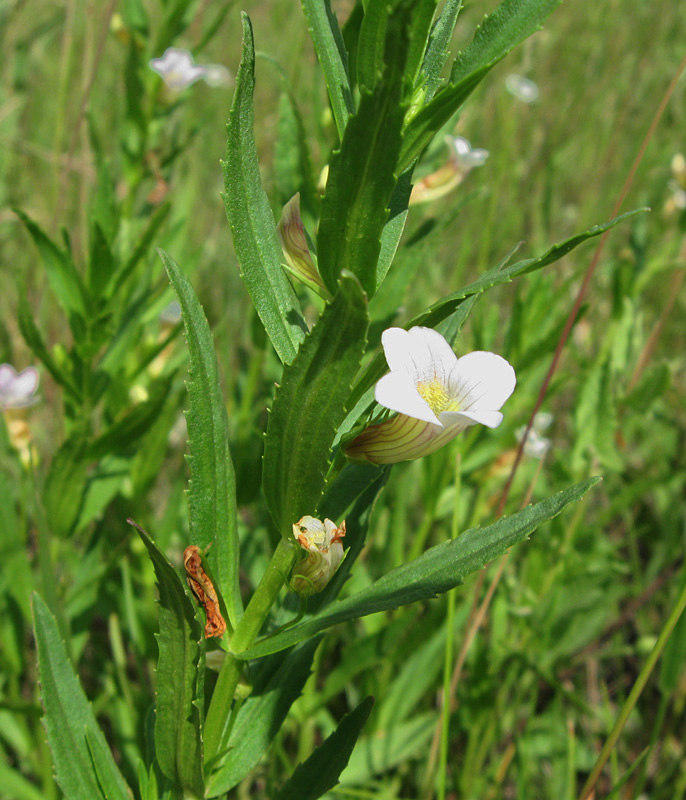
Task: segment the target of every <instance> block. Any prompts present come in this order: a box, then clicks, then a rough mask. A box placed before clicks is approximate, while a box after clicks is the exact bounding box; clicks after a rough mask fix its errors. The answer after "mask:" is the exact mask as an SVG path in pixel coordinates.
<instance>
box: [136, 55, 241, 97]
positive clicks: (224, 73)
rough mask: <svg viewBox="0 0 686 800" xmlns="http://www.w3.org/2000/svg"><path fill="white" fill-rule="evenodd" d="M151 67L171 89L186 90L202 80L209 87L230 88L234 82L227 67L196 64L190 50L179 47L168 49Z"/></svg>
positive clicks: (152, 62) (154, 60)
mask: <svg viewBox="0 0 686 800" xmlns="http://www.w3.org/2000/svg"><path fill="white" fill-rule="evenodd" d="M150 66H151V68H152V69H153V70H154V71H155V72H156V73H157V74H158V75H159V76H160V77H161V78H162V80H163V81H164V82H165V83H166V84H167V86H168V87H169V88H170V89H176V90H181V89H186V88H187V87H188V86H191V85H192V84H194V83H195V82H196V81H199V80H201V79H202V80H205V81H206V83H207V84H208V85H209V86H228V85H229V84H230V83H231V81H232V76H231V73H230V72H229V70H228V69H227V68H226V67H224V66H222V65H221V64H204V65H203V64H196V63H195V61H194V59H193V56H192V54H191V53H189V51H188V50H180V49H179V48H178V47H168V48H167V49H166V50H165V51H164V55H163V56H162V58H153V59H152V60H151V61H150Z"/></svg>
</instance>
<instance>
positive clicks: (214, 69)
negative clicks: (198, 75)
mask: <svg viewBox="0 0 686 800" xmlns="http://www.w3.org/2000/svg"><path fill="white" fill-rule="evenodd" d="M204 79H205V83H206V84H207V85H208V86H212V87H213V88H221V87H223V86H231V84H232V83H233V75H232V74H231V72H230V71H229V70H228V69H227V68H226V67H225V66H223V65H222V64H208V65H207V66H206V67H205V75H204Z"/></svg>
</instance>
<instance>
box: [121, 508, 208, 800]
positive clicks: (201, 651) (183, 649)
mask: <svg viewBox="0 0 686 800" xmlns="http://www.w3.org/2000/svg"><path fill="white" fill-rule="evenodd" d="M129 522H130V523H131V524H133V525H134V527H135V528H136V530H137V531H138V533H139V535H140V537H141V539H142V540H143V544H144V545H145V546H146V548H147V549H148V553H149V554H150V558H151V560H152V563H153V567H154V568H155V575H156V577H157V583H158V586H159V592H160V600H159V605H160V632H159V634H158V635H157V645H158V648H159V659H158V662H157V703H156V711H155V755H156V757H157V761H158V763H159V765H160V769H161V770H162V772H163V773H164V775H165V776H166V777H167V778H169V779H170V780H172V781H175V782H177V783H179V784H180V785H181V786H182V787H183V788H184V789H186V790H188V791H190V792H193V793H194V794H196V795H197V796H198V797H203V796H204V778H203V752H202V724H203V720H202V709H203V697H204V678H205V646H204V641H205V640H204V634H205V631H204V626H203V625H202V624H201V622H200V621H199V613H200V612H197V611H196V605H195V603H194V601H193V600H192V599H191V597H190V590H189V589H188V587H187V585H186V582H185V581H182V580H181V578H180V577H179V575H178V574H177V572H176V570H175V569H174V567H173V566H172V565H171V564H170V563H169V562H168V561H167V559H166V558H165V556H164V555H163V553H162V552H160V550H159V549H158V547H157V545H156V544H155V543H154V542H153V541H152V539H151V538H150V536H149V535H148V534H147V533H146V532H145V531H144V530H143V529H142V528H140V527H139V526H138V525H136V524H135V523H134V522H132V520H129Z"/></svg>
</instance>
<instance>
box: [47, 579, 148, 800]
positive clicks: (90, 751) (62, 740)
mask: <svg viewBox="0 0 686 800" xmlns="http://www.w3.org/2000/svg"><path fill="white" fill-rule="evenodd" d="M32 606H33V620H34V628H35V634H36V645H37V647H38V673H39V676H40V683H41V696H42V700H43V706H44V707H45V727H46V730H47V734H48V743H49V745H50V749H51V751H52V757H53V760H54V762H55V773H56V775H57V782H58V783H59V785H60V787H61V788H62V791H63V792H64V794H65V796H66V797H88V798H92V800H98V799H99V798H102V800H131V798H132V797H133V795H132V793H131V790H130V789H129V787H128V786H127V785H126V782H125V780H124V778H123V777H122V775H121V773H120V772H119V768H118V767H117V765H116V764H115V763H114V759H113V758H112V753H111V752H110V748H109V746H108V744H107V741H106V740H105V737H104V735H103V733H102V731H101V730H100V727H99V725H98V723H97V722H96V721H95V716H94V715H93V709H92V708H91V704H90V703H89V702H88V699H87V698H86V695H85V694H84V691H83V689H82V688H81V685H80V684H79V681H78V678H77V677H76V675H75V674H74V670H73V668H72V665H71V663H70V662H69V659H68V658H67V653H66V650H65V647H64V642H63V641H62V637H61V636H60V632H59V628H58V627H57V622H56V620H55V618H54V617H53V616H52V614H51V613H50V610H49V609H48V607H47V606H46V605H45V603H44V601H43V599H42V598H41V597H40V595H38V594H34V595H33V598H32Z"/></svg>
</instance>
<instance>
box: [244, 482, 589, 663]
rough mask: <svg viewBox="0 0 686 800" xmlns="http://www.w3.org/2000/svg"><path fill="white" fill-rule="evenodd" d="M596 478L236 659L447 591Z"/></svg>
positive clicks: (442, 550)
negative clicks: (341, 623) (340, 623)
mask: <svg viewBox="0 0 686 800" xmlns="http://www.w3.org/2000/svg"><path fill="white" fill-rule="evenodd" d="M599 480H600V478H590V479H588V480H586V481H582V482H581V483H578V484H576V485H575V486H572V487H571V488H569V489H565V490H564V491H562V492H558V493H557V494H554V495H552V496H551V497H549V498H547V499H546V500H543V501H541V502H540V503H536V505H532V506H527V508H525V509H523V510H522V511H519V512H517V513H516V514H513V515H512V516H510V517H503V518H502V519H500V520H498V521H497V522H494V523H493V524H492V525H489V526H487V527H485V528H471V529H470V530H468V531H465V532H464V533H463V534H461V535H460V536H459V537H458V538H457V539H454V540H452V541H449V542H445V543H443V544H440V545H437V546H436V547H432V548H430V549H429V550H427V551H426V552H425V553H424V554H423V555H421V556H420V557H419V558H417V559H415V560H414V561H410V562H408V563H407V564H403V565H402V566H400V567H398V568H396V569H394V570H391V572H389V573H387V574H386V575H384V576H383V577H382V578H380V579H379V580H378V581H376V582H375V583H373V584H372V585H371V586H370V587H368V588H367V589H364V590H363V591H361V592H358V593H357V594H354V595H352V596H351V597H348V598H346V599H345V600H338V601H336V602H335V603H332V604H331V605H329V606H327V607H326V608H325V609H324V610H323V611H322V612H321V613H319V614H317V615H316V616H315V617H313V618H312V619H309V620H307V621H306V622H302V623H300V624H298V625H295V626H293V627H292V628H287V629H286V630H284V631H282V632H280V633H277V634H276V635H274V636H272V637H269V638H265V639H262V640H260V641H257V642H256V643H255V644H254V645H253V646H252V647H250V648H249V649H248V650H245V651H244V652H242V653H240V654H238V657H239V658H243V659H252V658H259V657H261V656H264V655H267V654H269V653H275V652H277V651H278V650H282V649H284V648H286V647H290V646H291V645H293V644H296V643H297V642H300V641H302V640H303V639H307V638H309V637H310V636H314V635H315V634H317V633H319V632H320V631H322V630H325V629H326V628H329V627H331V626H332V625H336V624H337V623H339V622H346V621H348V620H351V619H357V618H358V617H362V616H366V615H367V614H374V613H376V612H377V611H386V610H388V609H391V608H397V607H398V606H401V605H408V604H409V603H414V602H416V601H418V600H426V599H427V598H430V597H435V596H436V595H438V594H441V593H443V592H447V591H448V590H449V589H452V588H454V587H455V586H457V585H459V584H460V583H462V581H463V580H464V578H465V577H466V576H467V575H469V574H470V573H472V572H475V571H476V570H478V569H481V567H483V566H484V564H487V563H488V562H489V561H492V560H493V559H494V558H496V557H497V556H499V555H502V554H503V553H504V552H505V551H506V550H507V549H508V548H510V547H512V546H513V545H515V544H517V543H518V542H521V541H524V540H525V539H526V538H528V536H529V535H530V534H531V533H532V532H533V531H534V530H536V528H537V527H538V526H539V525H540V524H541V523H542V522H545V521H546V520H549V519H552V518H553V517H555V516H557V514H559V513H560V512H561V511H562V510H563V509H564V507H565V506H567V505H568V504H569V503H572V502H574V501H575V500H579V499H580V498H581V497H583V495H584V494H585V493H586V492H587V491H588V490H589V489H590V488H591V487H592V486H594V485H595V484H596V483H597V482H598V481H599Z"/></svg>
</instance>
